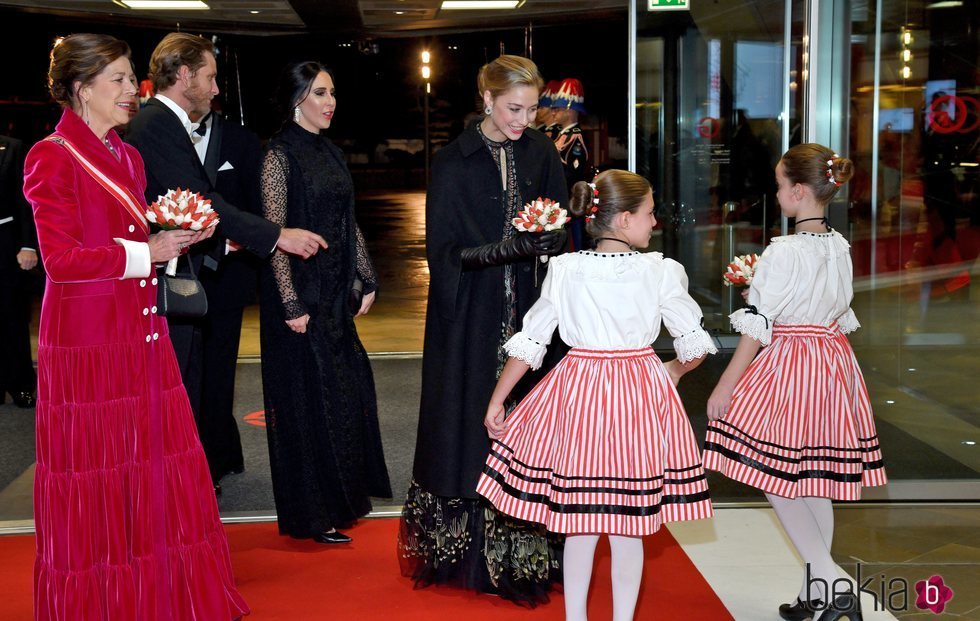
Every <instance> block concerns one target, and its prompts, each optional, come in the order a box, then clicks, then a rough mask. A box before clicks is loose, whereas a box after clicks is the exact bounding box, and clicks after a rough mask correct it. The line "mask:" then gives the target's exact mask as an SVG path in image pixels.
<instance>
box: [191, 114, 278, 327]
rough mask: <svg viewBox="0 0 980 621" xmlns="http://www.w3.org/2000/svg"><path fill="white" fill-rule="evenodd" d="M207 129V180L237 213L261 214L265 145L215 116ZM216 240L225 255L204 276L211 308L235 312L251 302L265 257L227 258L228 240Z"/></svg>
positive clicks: (242, 255)
mask: <svg viewBox="0 0 980 621" xmlns="http://www.w3.org/2000/svg"><path fill="white" fill-rule="evenodd" d="M207 131H208V149H207V154H206V156H205V159H204V171H205V173H206V174H207V176H208V181H209V182H210V183H211V184H212V186H213V187H214V189H215V190H216V191H217V192H218V193H219V194H220V195H221V196H222V197H223V198H224V199H225V200H226V201H228V202H230V203H231V204H233V205H235V206H236V207H238V209H239V210H242V211H245V212H247V213H250V214H254V215H257V216H261V215H262V198H261V190H260V183H261V176H262V143H261V142H259V138H258V136H256V135H255V134H254V133H252V132H251V131H250V130H248V129H246V128H245V127H243V126H242V125H240V124H238V123H236V122H234V121H227V120H226V119H224V118H223V117H222V116H221V115H220V114H218V113H213V114H212V115H211V117H210V120H209V121H208V130H207ZM219 228H220V227H219ZM213 239H215V240H216V246H217V248H216V249H215V250H216V251H217V253H219V254H220V255H224V256H223V257H222V260H221V261H220V263H219V265H218V266H217V269H216V270H214V271H209V270H203V271H202V274H201V282H202V284H203V285H204V289H205V290H206V291H207V294H208V306H209V308H213V309H215V310H232V309H236V308H242V307H244V306H246V305H248V304H251V303H253V302H254V301H255V292H256V289H257V287H258V268H259V265H260V263H261V259H260V258H258V257H256V256H255V255H253V254H251V253H249V252H244V251H242V250H239V251H235V252H231V253H228V254H227V255H225V254H224V253H225V237H223V236H218V235H215V237H214V238H213ZM209 241H210V240H209ZM232 241H235V240H232ZM273 243H275V242H273Z"/></svg>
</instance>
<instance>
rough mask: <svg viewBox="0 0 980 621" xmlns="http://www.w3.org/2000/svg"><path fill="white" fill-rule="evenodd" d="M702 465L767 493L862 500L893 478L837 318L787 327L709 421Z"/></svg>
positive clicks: (779, 331) (776, 332)
mask: <svg viewBox="0 0 980 621" xmlns="http://www.w3.org/2000/svg"><path fill="white" fill-rule="evenodd" d="M704 467H705V468H707V469H709V470H716V471H718V472H720V473H722V474H724V475H725V476H727V477H728V478H730V479H734V480H736V481H740V482H742V483H745V484H746V485H751V486H752V487H756V488H758V489H761V490H762V491H764V492H767V493H770V494H775V495H777V496H784V497H786V498H796V497H797V496H819V497H823V498H832V499H834V500H858V499H859V498H860V497H861V488H862V487H865V486H868V487H870V486H875V485H884V484H885V483H886V482H887V477H886V476H885V469H884V464H883V463H882V459H881V448H880V446H879V445H878V435H877V432H876V431H875V424H874V418H873V417H872V414H871V403H870V402H869V401H868V389H867V387H866V386H865V385H864V377H863V376H862V375H861V369H860V368H859V367H858V363H857V360H856V359H855V357H854V350H852V349H851V344H850V343H849V342H848V341H847V337H846V336H845V335H844V334H843V333H842V332H841V331H840V329H839V328H838V327H837V324H832V325H830V326H829V327H828V326H816V325H780V324H777V325H776V326H774V328H773V333H772V344H771V345H770V346H769V347H767V348H766V349H765V350H763V352H762V353H761V354H760V355H759V356H758V357H757V358H756V359H755V360H754V361H753V362H752V364H751V365H749V368H748V369H746V371H745V373H744V375H743V376H742V378H741V379H740V380H739V382H738V385H737V386H736V387H735V392H734V393H733V395H732V403H731V408H730V409H729V412H728V414H727V415H726V416H725V418H724V420H720V421H716V422H712V423H709V424H708V435H707V438H706V440H705V443H704Z"/></svg>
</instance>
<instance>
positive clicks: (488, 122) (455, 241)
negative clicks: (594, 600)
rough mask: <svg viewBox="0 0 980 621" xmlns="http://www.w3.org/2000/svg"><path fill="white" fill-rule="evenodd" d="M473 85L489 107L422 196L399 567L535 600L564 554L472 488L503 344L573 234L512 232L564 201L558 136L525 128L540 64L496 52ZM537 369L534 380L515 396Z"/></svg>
mask: <svg viewBox="0 0 980 621" xmlns="http://www.w3.org/2000/svg"><path fill="white" fill-rule="evenodd" d="M478 85H479V89H480V93H481V94H482V96H483V101H484V105H485V109H484V113H485V115H486V116H484V117H483V119H481V120H480V121H479V122H477V123H474V124H473V125H472V126H470V127H469V128H468V129H466V130H465V131H464V132H463V133H462V134H461V135H460V136H459V137H458V138H457V139H456V140H454V141H453V142H452V143H450V144H449V145H448V146H446V147H445V148H443V149H442V150H440V151H439V152H438V153H436V155H435V157H434V158H433V164H432V181H431V183H430V185H429V189H428V195H427V197H426V252H427V255H428V262H429V273H430V285H429V300H428V309H427V312H426V322H425V345H424V353H423V362H422V401H421V407H420V412H419V430H418V440H417V444H416V449H415V466H414V470H413V475H414V480H413V482H412V486H411V488H410V489H409V492H408V497H407V500H406V504H405V508H404V511H403V513H402V524H401V531H400V533H399V556H400V559H401V561H402V573H404V574H405V575H408V576H411V577H413V578H414V579H415V580H416V583H417V584H419V585H427V584H432V583H439V584H455V585H458V586H462V587H465V588H471V589H476V590H480V591H484V592H490V593H498V594H500V595H501V596H504V597H507V598H508V599H513V600H515V601H518V602H523V603H528V604H531V605H533V604H535V603H537V602H538V601H542V600H544V599H546V593H547V591H548V589H549V588H550V585H551V583H552V582H553V581H555V580H557V579H560V575H559V574H558V559H559V558H560V555H559V554H556V553H555V552H554V550H553V549H552V544H551V541H550V540H549V539H548V538H547V536H546V534H545V532H544V530H543V529H540V528H539V527H537V526H534V525H530V524H526V523H523V522H516V521H514V520H511V519H510V518H505V517H504V516H502V515H500V514H498V513H497V512H496V511H495V510H493V509H492V508H491V507H490V506H489V505H487V504H486V503H484V502H482V501H480V500H478V496H477V493H476V483H477V479H478V477H479V475H480V472H481V471H482V470H483V465H484V463H485V461H486V457H487V454H488V451H489V448H490V445H489V441H488V437H487V432H486V429H485V428H484V426H483V417H484V414H485V413H486V408H487V404H488V403H489V401H490V395H491V393H492V392H493V387H494V385H495V383H496V380H497V376H498V375H499V373H500V370H501V369H502V367H503V363H504V362H505V361H506V358H507V354H506V353H505V352H504V351H503V348H502V346H503V344H504V343H505V342H506V341H507V339H509V338H510V337H511V336H512V335H513V334H514V333H515V332H517V331H519V330H520V327H521V321H522V319H523V317H524V314H525V313H526V312H527V311H528V309H530V307H531V305H532V304H534V302H535V301H536V300H537V298H538V295H539V294H540V285H541V282H542V280H543V279H544V275H545V270H546V269H547V266H546V264H545V263H542V262H541V261H540V260H539V257H540V256H543V255H547V254H554V253H556V252H559V251H560V250H561V249H563V248H564V245H565V234H564V232H552V233H542V234H527V233H517V231H516V230H515V229H514V227H513V225H512V224H511V220H512V219H513V218H514V216H515V214H516V212H517V211H518V210H520V209H522V208H523V205H524V204H525V203H527V202H529V201H531V200H533V199H535V198H537V197H539V196H540V197H543V198H551V199H552V200H555V201H558V202H560V203H561V204H563V205H564V204H566V203H567V189H566V186H565V177H564V174H563V172H562V166H561V160H560V158H559V157H558V152H557V151H556V150H555V147H554V145H553V144H552V142H551V141H550V140H549V139H548V138H547V137H546V136H545V135H544V134H542V133H540V132H538V131H537V130H534V129H529V128H528V126H529V125H530V124H531V123H533V121H534V115H535V111H536V109H537V102H538V93H539V91H540V89H541V86H542V80H541V76H540V74H539V73H538V70H537V67H536V66H535V65H534V63H533V62H531V61H530V60H528V59H526V58H522V57H519V56H501V57H500V58H498V59H497V60H495V61H493V62H491V63H489V64H488V65H485V66H484V67H483V68H482V69H481V71H480V76H479V79H478ZM545 367H546V368H545V371H546V370H547V368H550V367H549V366H548V365H547V364H546V365H545ZM540 377H541V376H540V374H536V375H529V376H528V377H527V378H526V379H525V381H524V382H523V383H522V384H521V385H520V386H518V387H517V388H516V389H515V391H514V393H513V394H512V395H511V398H512V400H513V403H514V404H516V402H517V401H519V400H520V398H521V397H523V396H524V395H525V394H526V393H527V392H528V390H529V389H530V388H531V387H532V386H534V384H535V383H536V382H537V380H538V379H540ZM511 407H513V405H512V406H511Z"/></svg>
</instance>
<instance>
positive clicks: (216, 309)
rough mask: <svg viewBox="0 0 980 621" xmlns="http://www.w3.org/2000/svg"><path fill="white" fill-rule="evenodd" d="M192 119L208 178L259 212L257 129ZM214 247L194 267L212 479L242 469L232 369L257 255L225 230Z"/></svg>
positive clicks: (217, 118) (202, 423)
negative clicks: (203, 303)
mask: <svg viewBox="0 0 980 621" xmlns="http://www.w3.org/2000/svg"><path fill="white" fill-rule="evenodd" d="M192 118H193V117H192ZM194 120H196V121H197V119H194ZM197 122H198V123H199V124H198V127H197V129H196V130H195V133H196V134H197V135H199V136H201V140H200V141H199V142H198V143H197V144H195V145H194V146H195V149H196V150H197V151H198V153H199V154H201V153H203V155H204V170H205V172H207V175H208V181H210V182H211V185H212V186H213V187H214V188H215V190H216V191H217V192H219V193H220V194H221V196H222V197H224V198H225V200H227V201H229V202H231V203H232V204H233V205H236V206H238V208H239V209H242V210H245V211H247V212H249V213H253V214H256V215H261V213H262V202H261V192H260V188H259V181H260V177H261V167H262V145H261V144H260V143H259V139H258V136H256V135H255V134H254V133H252V132H251V131H249V130H248V129H246V128H245V127H243V126H242V125H240V124H238V123H234V122H229V121H227V120H225V119H224V118H223V117H222V116H221V114H220V113H219V112H217V111H214V112H210V113H208V114H207V115H205V116H204V118H202V119H200V120H199V121H197ZM216 250H217V252H218V254H219V256H221V261H220V262H218V264H217V266H216V269H207V265H206V266H205V267H206V268H205V269H204V270H202V272H201V284H202V285H203V286H204V290H205V292H207V296H208V314H207V316H205V317H204V322H203V325H202V327H201V328H202V334H201V336H202V346H203V355H202V360H203V363H204V364H203V366H204V370H203V373H204V375H203V383H204V386H207V390H204V391H203V393H202V394H201V407H200V412H199V413H198V417H197V428H198V432H199V434H200V436H201V444H202V445H203V446H204V452H205V453H206V454H207V457H208V464H209V465H210V467H211V478H212V479H213V481H214V483H215V484H216V485H218V484H219V483H220V481H221V478H222V477H224V476H225V475H227V474H238V473H240V472H242V471H243V470H244V469H245V463H244V459H243V455H242V442H241V438H240V436H239V434H238V425H237V424H236V423H235V416H234V411H233V403H234V395H235V372H236V370H237V365H238V346H239V341H240V338H241V331H242V316H243V314H244V310H245V307H246V306H248V305H249V304H251V303H253V302H255V297H256V296H255V292H256V288H257V285H258V269H259V266H260V264H261V259H259V258H258V257H256V256H255V255H254V254H251V253H249V252H243V251H241V248H240V247H239V245H238V244H237V243H235V242H234V241H232V240H227V239H224V238H221V239H219V240H218V243H217V248H216ZM211 261H213V257H211V256H207V257H205V259H204V262H205V264H208V263H209V262H211Z"/></svg>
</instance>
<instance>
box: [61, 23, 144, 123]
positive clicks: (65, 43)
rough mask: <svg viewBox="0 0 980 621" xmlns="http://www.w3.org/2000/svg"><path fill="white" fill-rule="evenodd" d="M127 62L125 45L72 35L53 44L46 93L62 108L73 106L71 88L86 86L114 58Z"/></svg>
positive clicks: (112, 39) (104, 38)
mask: <svg viewBox="0 0 980 621" xmlns="http://www.w3.org/2000/svg"><path fill="white" fill-rule="evenodd" d="M121 56H125V57H126V58H130V56H131V54H130V51H129V45H128V44H127V43H126V42H125V41H120V40H119V39H117V38H115V37H111V36H109V35H104V34H87V33H80V34H73V35H69V36H67V37H65V38H64V39H60V40H58V41H55V44H54V47H52V48H51V64H50V65H49V67H48V91H50V93H51V97H52V98H53V99H54V100H55V101H56V102H58V103H59V104H61V106H62V107H64V108H72V107H73V106H74V105H75V104H76V103H77V102H76V101H75V98H76V97H77V93H76V91H75V86H74V85H75V84H76V83H79V84H80V86H88V85H89V84H91V83H92V80H94V79H95V76H97V75H99V73H100V72H101V71H102V70H103V69H105V68H106V66H107V65H109V64H110V63H112V62H114V61H115V60H116V59H117V58H119V57H121Z"/></svg>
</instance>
